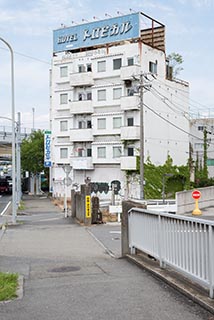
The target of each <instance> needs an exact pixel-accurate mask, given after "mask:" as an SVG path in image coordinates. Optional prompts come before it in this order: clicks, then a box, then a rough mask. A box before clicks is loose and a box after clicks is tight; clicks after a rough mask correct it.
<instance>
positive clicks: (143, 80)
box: [133, 72, 151, 200]
mask: <svg viewBox="0 0 214 320" xmlns="http://www.w3.org/2000/svg"><path fill="white" fill-rule="evenodd" d="M148 74H150V75H151V73H148ZM133 78H134V80H137V81H138V83H139V97H140V200H143V199H144V151H145V150H144V149H145V143H144V92H143V90H144V89H146V90H150V88H151V80H150V79H148V77H147V74H146V73H143V72H141V73H140V75H139V78H137V77H135V76H134V77H133Z"/></svg>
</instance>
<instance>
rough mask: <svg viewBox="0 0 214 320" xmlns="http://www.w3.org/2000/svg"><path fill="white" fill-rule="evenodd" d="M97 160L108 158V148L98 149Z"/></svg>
mask: <svg viewBox="0 0 214 320" xmlns="http://www.w3.org/2000/svg"><path fill="white" fill-rule="evenodd" d="M97 158H106V147H98V148H97Z"/></svg>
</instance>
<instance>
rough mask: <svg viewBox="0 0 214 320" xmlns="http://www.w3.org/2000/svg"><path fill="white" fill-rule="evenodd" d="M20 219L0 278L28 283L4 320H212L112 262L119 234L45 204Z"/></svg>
mask: <svg viewBox="0 0 214 320" xmlns="http://www.w3.org/2000/svg"><path fill="white" fill-rule="evenodd" d="M19 219H20V222H21V223H20V224H18V225H17V226H15V227H10V228H8V229H7V230H6V232H5V234H4V236H3V237H2V239H1V241H0V270H1V271H4V272H5V271H10V272H18V273H19V274H22V275H23V276H24V295H23V298H22V299H20V300H14V301H12V302H9V303H3V304H0V319H1V320H17V319H20V320H29V319H31V320H53V319H54V320H85V319H87V320H88V319H89V320H109V319H114V320H138V319H139V320H141V319H143V320H144V319H145V320H183V319H187V320H201V319H204V320H211V319H214V318H213V317H212V315H211V314H210V313H208V312H207V311H205V310H204V309H203V308H201V307H200V306H198V305H196V304H195V303H194V302H192V301H190V300H188V299H187V298H186V297H184V296H183V295H181V294H179V293H178V292H177V291H175V290H173V289H172V288H171V287H169V286H167V285H166V284H165V283H163V282H161V281H159V280H157V279H155V278H153V277H152V276H151V275H150V274H149V273H147V272H146V271H144V270H142V269H140V268H138V267H137V266H135V265H133V264H131V263H129V262H128V261H127V260H125V259H117V258H113V257H112V256H111V255H109V254H107V252H106V250H105V247H108V246H109V250H110V251H111V252H114V250H116V249H114V248H113V246H114V245H115V244H116V243H118V241H119V240H116V239H114V240H112V239H113V238H118V237H119V232H118V231H119V229H118V226H114V227H113V225H112V226H111V225H99V226H93V227H91V228H85V227H83V226H80V225H78V224H75V223H74V221H73V220H72V219H71V218H67V219H66V218H64V216H63V213H62V212H60V211H59V209H58V208H56V207H55V206H54V205H53V204H51V202H50V201H49V200H48V199H39V201H38V200H29V201H27V202H26V210H25V213H24V214H23V215H22V216H21V217H19ZM112 231H115V232H112ZM92 233H93V234H94V235H93V236H92ZM95 234H96V238H97V239H98V240H99V241H98V240H96V239H95ZM102 241H104V242H105V245H101V244H100V242H102ZM115 253H116V251H115Z"/></svg>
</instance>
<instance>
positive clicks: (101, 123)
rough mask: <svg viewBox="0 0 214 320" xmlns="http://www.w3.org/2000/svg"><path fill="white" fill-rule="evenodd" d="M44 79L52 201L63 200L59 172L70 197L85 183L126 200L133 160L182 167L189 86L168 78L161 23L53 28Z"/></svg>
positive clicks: (128, 19)
mask: <svg viewBox="0 0 214 320" xmlns="http://www.w3.org/2000/svg"><path fill="white" fill-rule="evenodd" d="M50 79H51V81H50V83H51V84H50V97H51V99H50V128H51V132H52V142H51V143H52V151H51V152H52V168H51V181H52V186H51V187H52V191H53V195H54V196H60V195H63V194H64V185H63V181H64V180H63V179H64V178H65V172H64V170H63V167H65V165H70V167H71V172H70V174H69V177H70V179H71V181H72V183H71V184H70V186H69V187H68V191H67V192H68V194H70V188H72V186H78V185H80V184H83V183H84V182H85V181H90V182H91V183H92V184H93V186H94V190H95V191H99V192H100V193H102V194H103V196H105V194H107V193H108V190H109V188H111V187H112V184H114V185H115V184H116V185H117V186H118V189H119V190H120V191H119V193H120V195H121V196H124V195H125V186H126V172H127V171H130V170H131V171H133V172H134V171H135V170H136V165H137V161H136V159H137V157H138V156H142V155H144V159H145V161H146V160H147V158H149V159H150V161H151V162H153V163H154V164H157V165H161V164H163V163H164V162H165V161H166V159H167V157H168V156H170V157H172V159H173V163H174V164H175V165H184V164H186V163H187V160H188V156H189V137H188V134H189V120H188V117H186V115H187V114H188V113H189V103H188V101H189V100H188V99H189V85H188V83H187V82H185V81H181V80H177V79H174V77H173V74H172V68H171V67H170V66H169V64H168V62H167V59H166V52H165V26H164V25H163V24H162V23H160V22H158V21H156V20H155V19H153V18H151V17H149V16H147V15H145V14H144V13H142V12H138V13H132V14H128V15H124V16H117V17H115V18H109V19H105V20H100V21H94V22H91V23H84V24H80V25H75V26H71V27H68V28H60V29H57V30H55V31H54V48H53V59H52V68H51V72H50ZM142 146H143V147H142ZM138 187H139V183H137V186H135V188H134V189H133V190H134V191H133V196H134V197H136V198H137V197H138V195H139V188H138ZM131 196H132V195H131Z"/></svg>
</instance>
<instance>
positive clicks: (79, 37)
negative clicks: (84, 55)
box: [53, 13, 140, 52]
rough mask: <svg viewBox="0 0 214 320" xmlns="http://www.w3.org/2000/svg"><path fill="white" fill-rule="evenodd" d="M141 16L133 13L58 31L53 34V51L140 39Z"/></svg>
mask: <svg viewBox="0 0 214 320" xmlns="http://www.w3.org/2000/svg"><path fill="white" fill-rule="evenodd" d="M139 15H140V14H139V13H132V14H129V15H125V16H120V17H116V18H110V19H105V20H100V21H95V22H90V23H85V24H81V25H76V26H72V27H69V28H61V29H57V30H55V31H54V33H53V42H54V46H53V51H54V52H62V51H69V50H76V49H79V48H88V47H94V46H99V45H104V44H107V43H112V42H119V41H123V40H129V39H135V38H139V33H140V17H139Z"/></svg>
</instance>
